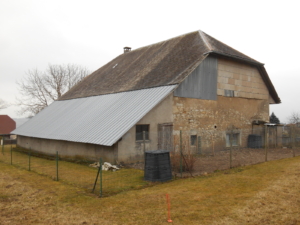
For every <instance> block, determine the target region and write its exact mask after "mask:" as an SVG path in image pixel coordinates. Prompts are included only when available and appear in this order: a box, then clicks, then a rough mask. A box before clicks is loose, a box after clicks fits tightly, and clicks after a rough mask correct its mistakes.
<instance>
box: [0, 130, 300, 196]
mask: <svg viewBox="0 0 300 225" xmlns="http://www.w3.org/2000/svg"><path fill="white" fill-rule="evenodd" d="M298 133H299V134H300V132H298V130H297V129H296V128H284V129H283V128H281V129H279V128H278V127H277V128H276V127H259V128H255V129H254V128H253V129H244V130H240V129H237V128H235V127H230V128H229V129H227V130H223V131H218V130H217V129H213V130H200V131H199V130H197V131H195V130H192V131H181V130H178V131H176V130H173V128H172V127H171V126H169V127H168V126H165V127H161V128H160V129H158V132H157V133H148V134H145V131H144V133H143V134H142V136H141V135H140V136H141V137H143V138H142V140H138V141H137V142H136V145H135V151H136V152H137V154H138V155H139V157H136V156H135V159H136V160H135V161H134V162H131V163H128V164H123V165H121V164H118V165H117V166H118V167H119V168H121V169H119V170H117V171H115V172H114V171H112V170H109V171H105V170H103V168H102V167H101V170H99V169H98V168H97V167H90V166H89V165H90V164H92V163H94V162H92V161H90V162H89V161H78V160H77V161H76V163H74V162H70V161H65V160H64V159H62V158H61V157H60V154H59V152H57V155H47V156H45V155H40V154H38V153H37V152H36V151H31V149H22V148H19V147H17V146H16V145H4V146H1V148H2V149H1V152H0V161H1V162H3V163H7V164H12V165H14V166H17V167H19V168H22V169H26V170H29V171H33V172H35V173H38V174H42V175H45V176H48V177H49V178H51V179H53V180H58V181H61V182H64V183H68V184H71V185H74V186H77V187H80V188H83V189H84V190H85V191H87V192H92V191H93V189H94V193H96V194H99V195H101V196H110V195H113V194H116V193H120V192H122V191H127V190H132V189H140V188H144V187H147V186H152V185H154V184H155V183H153V182H150V181H146V180H145V179H144V178H145V171H144V168H145V152H153V151H155V150H159V149H160V150H167V151H168V152H169V153H168V154H169V155H170V157H169V159H170V163H171V170H172V179H177V178H181V177H189V176H196V175H203V174H207V173H212V172H214V171H218V170H225V169H229V168H232V167H238V166H244V165H252V164H257V163H261V162H266V161H271V160H277V159H283V158H290V157H295V156H300V138H298ZM129 154H132V151H131V153H128V155H127V156H128V158H130V157H131V155H129ZM100 160H102V159H101V158H99V163H98V165H100V164H102V165H103V164H104V163H105V162H104V161H101V162H100ZM110 163H112V164H113V163H115V162H110ZM155 166H156V167H157V165H153V167H155ZM151 169H152V168H150V170H151ZM148 170H149V168H148ZM155 173H156V172H155Z"/></svg>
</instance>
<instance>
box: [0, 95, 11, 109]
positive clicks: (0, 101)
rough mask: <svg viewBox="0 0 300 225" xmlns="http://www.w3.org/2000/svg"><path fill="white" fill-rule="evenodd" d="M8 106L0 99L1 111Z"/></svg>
mask: <svg viewBox="0 0 300 225" xmlns="http://www.w3.org/2000/svg"><path fill="white" fill-rule="evenodd" d="M8 106H9V104H8V103H7V102H6V101H4V100H3V99H1V98H0V110H1V109H6V108H7V107H8Z"/></svg>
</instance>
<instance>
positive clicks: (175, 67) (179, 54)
mask: <svg viewBox="0 0 300 225" xmlns="http://www.w3.org/2000/svg"><path fill="white" fill-rule="evenodd" d="M209 54H215V55H219V56H222V57H229V58H231V59H234V60H240V61H243V62H246V63H250V64H254V65H256V66H257V67H263V64H262V63H260V62H258V61H256V60H254V59H252V58H250V57H249V56H247V55H245V54H243V53H241V52H239V51H237V50H235V49H233V48H231V47H230V46H228V45H226V44H224V43H222V42H220V41H218V40H217V39H215V38H213V37H211V36H209V35H207V34H206V33H204V32H202V31H195V32H191V33H188V34H184V35H181V36H178V37H175V38H171V39H169V40H166V41H162V42H159V43H156V44H152V45H149V46H145V47H142V48H138V49H136V50H133V51H131V52H128V53H125V54H122V55H119V56H118V57H116V58H115V59H113V60H112V61H110V62H109V63H107V64H106V65H104V66H103V67H101V68H100V69H98V70H96V71H95V72H93V73H92V74H91V75H89V76H88V77H86V78H85V79H84V80H83V81H81V82H80V83H79V84H78V85H76V86H74V87H73V88H72V89H71V90H69V91H68V92H67V93H66V94H64V95H63V96H62V97H61V98H60V100H66V99H74V98H82V97H88V96H97V95H103V94H110V93H118V92H123V91H130V90H140V89H144V88H151V87H158V86H164V85H173V84H179V83H180V82H182V81H183V80H184V79H185V78H186V77H187V76H188V75H189V74H190V73H191V72H192V71H193V70H194V69H195V68H196V67H197V66H198V65H199V64H200V63H201V62H202V60H204V59H205V58H206V56H207V55H209ZM262 76H265V78H264V80H265V82H266V85H267V86H268V87H269V89H270V93H271V95H272V97H273V98H274V100H275V102H277V103H279V102H280V99H279V97H278V95H277V93H276V91H275V89H274V87H273V85H272V83H271V81H270V79H269V78H268V74H266V73H263V74H262Z"/></svg>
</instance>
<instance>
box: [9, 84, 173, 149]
mask: <svg viewBox="0 0 300 225" xmlns="http://www.w3.org/2000/svg"><path fill="white" fill-rule="evenodd" d="M175 87H176V85H169V86H162V87H156V88H149V89H143V90H137V91H129V92H121V93H115V94H108V95H99V96H92V97H87V98H78V99H71V100H64V101H55V102H53V103H52V104H51V105H50V106H48V107H47V108H46V109H44V110H43V111H41V112H40V113H39V114H37V115H36V116H35V117H33V118H32V119H30V120H29V121H28V122H26V123H25V124H23V125H22V126H20V127H19V128H17V129H16V130H14V131H13V132H12V133H13V134H17V135H22V136H29V137H36V138H45V139H55V140H65V141H73V142H82V143H91V144H99V145H106V146H112V145H113V144H114V143H115V142H117V141H118V140H119V139H120V138H121V137H122V136H123V135H124V134H125V133H126V132H127V131H128V130H129V129H130V128H131V127H133V126H134V125H135V124H136V123H137V122H138V121H139V120H140V119H142V118H143V117H144V116H145V115H146V114H147V113H148V112H149V111H150V110H151V109H152V108H153V107H155V106H156V105H157V104H158V103H159V102H161V101H162V100H163V99H164V98H165V97H166V96H167V95H168V94H169V93H170V92H172V91H173V90H174V88H175Z"/></svg>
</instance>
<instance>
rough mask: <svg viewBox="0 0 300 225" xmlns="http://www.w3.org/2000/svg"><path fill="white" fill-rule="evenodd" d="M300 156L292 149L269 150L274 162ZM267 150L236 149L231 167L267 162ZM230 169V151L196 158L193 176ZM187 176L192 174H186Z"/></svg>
mask: <svg viewBox="0 0 300 225" xmlns="http://www.w3.org/2000/svg"><path fill="white" fill-rule="evenodd" d="M294 152H295V156H298V155H300V149H299V148H297V149H291V148H276V149H268V154H267V161H273V160H278V159H284V158H291V157H293V155H294ZM265 157H266V150H265V149H249V148H245V149H234V150H232V165H231V167H239V166H245V165H254V164H257V163H263V162H265ZM229 168H230V150H224V151H220V152H216V153H215V155H214V156H213V155H212V154H211V155H209V154H207V155H202V156H197V157H195V162H194V166H193V171H192V175H193V176H194V175H203V174H206V173H212V172H214V171H216V170H225V169H229ZM184 175H185V176H189V175H190V173H188V172H185V173H184Z"/></svg>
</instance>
